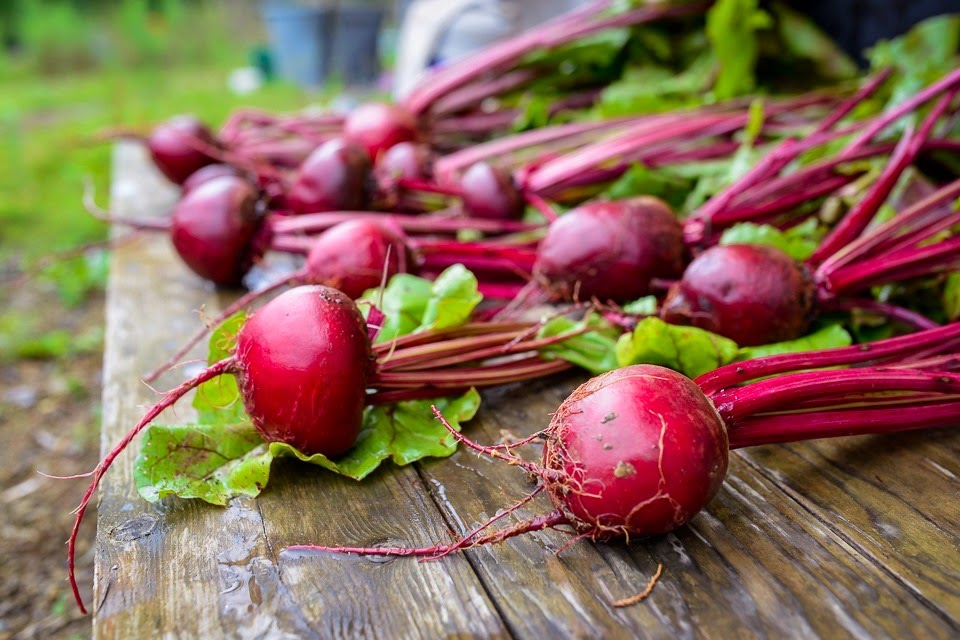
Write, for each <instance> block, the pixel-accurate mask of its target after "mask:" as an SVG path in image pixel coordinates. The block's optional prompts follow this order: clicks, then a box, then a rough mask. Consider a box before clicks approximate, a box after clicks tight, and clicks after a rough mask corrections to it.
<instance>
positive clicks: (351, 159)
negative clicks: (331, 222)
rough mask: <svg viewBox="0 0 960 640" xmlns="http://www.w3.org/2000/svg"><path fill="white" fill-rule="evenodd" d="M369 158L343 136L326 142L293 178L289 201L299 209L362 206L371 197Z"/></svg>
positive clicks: (311, 210)
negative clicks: (369, 194) (369, 195)
mask: <svg viewBox="0 0 960 640" xmlns="http://www.w3.org/2000/svg"><path fill="white" fill-rule="evenodd" d="M369 177H370V158H369V156H367V153H366V151H364V150H363V148H362V147H360V146H358V145H356V144H354V143H352V142H349V141H347V140H345V139H343V138H335V139H333V140H330V141H328V142H325V143H323V144H322V145H320V146H319V147H317V148H316V149H315V150H314V151H313V153H311V154H310V155H309V156H308V157H307V159H306V160H304V161H303V164H302V165H300V169H299V170H298V171H297V175H296V177H295V178H294V181H293V184H292V185H290V189H289V191H288V192H287V197H286V201H287V204H288V206H289V207H290V209H292V210H293V211H294V212H296V213H310V212H320V211H350V210H362V209H363V208H364V205H365V204H366V202H367V198H368V191H369V189H368V185H367V182H368V180H369Z"/></svg>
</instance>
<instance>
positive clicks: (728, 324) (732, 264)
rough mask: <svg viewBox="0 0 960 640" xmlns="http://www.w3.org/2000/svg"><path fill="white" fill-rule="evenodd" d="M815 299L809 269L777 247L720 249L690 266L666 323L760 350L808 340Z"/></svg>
mask: <svg viewBox="0 0 960 640" xmlns="http://www.w3.org/2000/svg"><path fill="white" fill-rule="evenodd" d="M816 299H817V290H816V286H815V285H814V282H813V279H812V278H811V276H810V274H809V272H808V271H807V269H806V268H805V267H804V266H803V265H801V264H799V263H797V262H796V261H795V260H794V259H792V258H791V257H790V256H788V255H787V254H785V253H784V252H783V251H781V250H779V249H777V248H776V247H769V246H761V245H719V246H715V247H711V248H710V249H707V250H706V251H704V252H703V253H702V254H700V255H699V256H697V258H696V259H694V260H693V261H692V262H691V263H690V265H689V266H688V267H687V269H686V271H685V272H684V274H683V277H682V278H681V279H680V281H679V282H677V283H676V284H674V285H673V286H672V287H671V288H670V292H669V293H668V294H667V298H666V300H664V303H663V308H662V310H661V317H662V318H663V319H664V320H665V321H667V322H670V323H673V324H685V325H692V326H695V327H700V328H701V329H706V330H707V331H712V332H714V333H718V334H720V335H723V336H726V337H728V338H730V339H732V340H733V341H735V342H736V343H737V344H739V345H741V346H755V345H760V344H769V343H771V342H780V341H783V340H792V339H794V338H797V337H798V336H801V335H803V334H805V333H806V332H807V330H808V329H809V328H810V323H811V322H812V321H813V319H814V317H815V315H816Z"/></svg>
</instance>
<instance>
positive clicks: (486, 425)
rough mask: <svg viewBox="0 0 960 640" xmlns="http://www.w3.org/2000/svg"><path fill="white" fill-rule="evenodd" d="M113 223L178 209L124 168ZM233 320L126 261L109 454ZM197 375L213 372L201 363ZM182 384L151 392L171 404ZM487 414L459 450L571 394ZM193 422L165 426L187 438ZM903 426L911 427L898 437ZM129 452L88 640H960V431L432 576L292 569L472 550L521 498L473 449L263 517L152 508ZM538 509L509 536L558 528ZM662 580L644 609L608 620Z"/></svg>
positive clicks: (214, 300)
mask: <svg viewBox="0 0 960 640" xmlns="http://www.w3.org/2000/svg"><path fill="white" fill-rule="evenodd" d="M115 160H116V171H115V177H116V180H115V183H114V187H113V193H112V203H113V206H114V209H115V210H116V211H117V212H118V213H125V214H130V215H133V214H137V215H145V214H148V213H151V212H152V213H153V214H157V215H162V214H164V213H165V212H166V211H167V210H168V208H169V206H170V204H171V203H172V201H173V199H174V198H175V196H176V193H175V192H174V191H173V190H172V189H170V187H169V186H168V185H166V183H165V182H164V181H163V180H162V179H161V178H159V177H158V176H157V174H156V173H155V172H154V171H153V170H152V168H151V167H150V166H149V165H148V163H147V162H146V160H145V157H144V154H143V153H142V151H141V149H140V148H139V147H136V146H131V145H121V146H120V147H118V149H117V154H116V158H115ZM228 300H229V296H225V295H218V294H217V293H216V292H215V291H214V290H213V289H212V288H210V287H208V286H206V285H205V284H203V283H201V282H200V281H199V280H198V279H197V278H196V277H194V276H193V275H192V274H190V273H189V272H188V271H187V270H186V269H185V268H183V267H182V266H181V265H180V264H179V263H178V262H177V260H176V258H175V257H174V255H173V254H172V251H171V250H170V248H169V243H168V242H167V240H166V238H164V237H159V236H153V237H144V238H141V239H138V240H137V241H135V242H133V243H128V244H126V245H124V246H122V247H121V248H119V249H117V250H116V251H115V253H114V256H113V270H112V273H111V277H110V284H109V292H108V297H107V345H106V347H107V348H106V355H105V370H104V375H105V384H104V406H103V411H104V424H103V436H102V447H103V448H104V450H106V449H107V448H109V447H110V446H112V444H113V443H114V442H115V441H116V440H117V439H118V438H119V437H120V436H121V435H122V434H123V433H125V432H126V431H127V430H128V429H129V427H130V426H131V425H133V424H134V423H135V422H136V421H137V419H138V418H139V417H140V415H141V413H142V411H143V407H144V406H145V405H147V404H149V403H151V402H152V401H153V400H154V399H155V395H154V394H153V392H151V391H150V390H149V389H148V388H147V387H146V386H145V385H144V384H142V383H141V382H140V380H139V376H140V375H142V374H143V373H144V372H145V371H147V370H149V369H150V368H151V367H152V366H154V365H156V364H157V363H159V362H160V361H162V360H163V359H164V358H165V356H166V354H169V353H170V352H171V351H172V349H174V348H175V347H176V346H178V344H179V343H180V341H181V340H182V339H183V336H185V335H187V334H188V333H189V332H190V331H192V330H193V329H194V328H195V327H196V326H197V314H196V310H197V309H199V308H200V307H201V306H202V305H206V308H207V309H208V310H216V309H217V308H219V307H220V306H221V305H223V304H224V303H225V302H227V301H228ZM197 353H198V355H199V354H200V352H199V351H198V352H197ZM192 373H193V371H192V370H187V371H177V372H176V373H174V374H170V375H167V376H166V377H165V378H164V379H162V380H161V381H160V383H159V387H160V388H169V387H171V386H173V385H174V384H176V383H177V382H178V381H179V380H180V379H182V378H184V377H188V376H189V375H190V374H192ZM582 379H583V378H582V377H578V376H568V377H566V378H563V379H559V380H551V381H545V382H542V383H536V384H527V385H521V386H515V387H510V388H507V389H502V390H498V391H495V392H490V393H486V394H485V403H484V407H483V408H482V409H481V412H480V414H479V415H478V417H477V418H476V419H475V420H473V421H472V422H470V423H468V425H467V427H466V433H467V434H468V435H470V436H471V437H473V438H474V439H476V440H479V441H481V442H495V441H497V440H498V439H499V437H500V430H501V429H509V430H510V431H511V432H513V433H515V434H526V433H530V432H532V431H534V430H536V429H538V428H541V427H542V426H544V425H545V424H546V423H547V421H548V419H549V418H548V414H549V412H550V411H551V410H553V409H554V408H555V407H556V406H557V405H558V404H559V402H560V401H561V400H562V399H563V398H564V397H565V396H566V395H567V393H568V392H569V391H570V390H571V389H572V388H573V387H574V386H575V385H576V384H577V383H578V382H580V381H581V380H582ZM190 412H191V409H190V407H189V403H188V402H181V403H180V405H178V408H177V409H176V411H175V412H173V413H169V414H167V415H165V416H163V419H164V420H166V421H167V422H170V421H172V420H188V419H189V418H190ZM904 419H905V420H909V419H910V417H909V415H905V416H904ZM134 457H135V451H128V452H127V453H125V454H124V455H123V456H121V457H120V459H119V460H118V461H117V463H116V464H115V465H114V467H113V468H112V469H111V471H110V473H109V474H108V476H107V478H106V479H105V481H104V483H103V487H102V499H101V501H100V508H99V526H98V540H97V554H96V585H95V598H94V602H93V603H92V605H93V609H94V612H95V613H94V618H93V623H94V631H95V636H96V637H97V638H101V639H106V638H338V637H351V638H352V637H364V638H451V637H470V638H474V637H484V638H486V637H518V638H529V639H531V640H534V639H542V638H550V639H559V638H601V637H606V638H623V637H652V638H662V637H671V638H673V637H689V638H693V637H704V638H735V637H736V638H741V637H754V636H768V637H775V638H810V637H817V636H819V637H825V638H835V637H878V638H883V637H889V638H911V637H912V638H951V637H952V638H956V637H960V548H958V544H960V543H958V537H957V536H958V532H960V502H958V498H960V480H958V476H960V432H957V431H953V432H948V431H947V430H938V431H931V432H926V433H910V434H906V435H894V436H883V437H864V438H849V439H836V440H831V441H820V442H810V443H802V444H796V445H789V446H764V447H757V448H753V449H748V450H742V451H739V452H737V453H735V454H734V455H733V456H732V460H731V464H730V472H729V475H728V477H727V480H726V483H725V485H724V486H723V488H722V489H721V491H720V493H719V494H718V496H717V497H716V498H715V499H714V501H713V502H712V504H711V505H710V507H709V508H708V509H707V510H706V511H705V512H703V513H701V514H700V515H698V516H697V517H696V518H695V519H694V520H693V521H692V523H691V524H690V525H689V526H686V527H684V528H682V529H680V530H679V531H676V532H675V533H672V534H669V535H665V536H662V537H657V538H654V539H649V540H637V541H634V542H633V543H632V544H629V545H626V544H604V545H594V544H592V543H590V542H579V543H577V544H574V545H573V546H570V547H569V548H566V549H565V550H564V551H563V553H560V554H557V551H558V550H559V549H560V548H561V547H563V546H564V544H565V543H566V542H567V541H568V536H567V535H565V534H564V533H563V532H560V531H546V532H540V533H536V534H532V535H526V536H522V537H519V538H514V539H512V540H510V541H508V542H506V543H504V544H500V545H496V546H490V547H486V548H480V549H475V550H470V551H468V552H466V553H464V554H461V555H455V556H451V557H447V558H445V559H443V560H441V561H435V562H417V561H416V560H413V559H392V560H389V561H384V560H383V559H382V558H380V559H376V558H373V559H371V558H357V557H352V556H333V555H328V554H312V555H294V554H290V553H282V552H281V550H282V549H283V548H284V547H285V546H286V545H290V544H294V543H304V542H308V541H314V542H318V543H326V544H359V545H373V544H382V545H422V544H427V543H431V542H434V541H438V540H446V539H449V536H450V531H453V532H455V533H463V532H465V531H466V530H468V529H469V528H471V527H472V526H473V525H475V524H477V523H479V522H481V521H483V520H485V519H486V518H487V517H489V516H490V515H492V514H493V513H495V512H496V510H497V509H498V508H500V507H502V506H505V505H507V504H510V503H511V502H512V501H513V500H515V499H516V498H518V497H520V496H522V495H524V494H525V493H526V492H527V491H529V489H530V488H531V485H530V484H529V481H528V480H527V479H526V478H525V477H524V476H523V474H521V473H520V472H519V471H518V470H516V469H513V468H509V467H507V466H505V465H503V464H502V463H499V462H496V461H490V460H487V459H481V458H478V457H477V456H476V455H474V454H472V453H469V452H465V451H460V452H458V453H457V454H455V455H454V456H453V457H452V458H449V459H445V460H435V461H430V462H426V463H423V464H416V465H413V466H410V467H406V468H398V467H395V466H389V465H388V466H386V468H384V469H382V470H381V471H379V472H377V473H375V474H374V475H373V476H372V477H370V478H369V479H367V480H365V481H363V482H362V483H357V482H354V481H352V480H346V479H343V478H340V477H338V476H335V475H333V474H332V473H328V472H325V471H323V470H321V469H319V468H315V467H310V466H306V465H301V464H298V463H295V462H292V461H285V460H284V461H281V462H280V463H277V464H276V465H275V469H274V473H273V475H272V477H271V480H270V485H269V487H268V488H267V490H266V491H264V493H263V494H262V496H261V497H259V498H257V499H255V500H254V499H237V500H234V501H233V502H232V503H231V504H230V505H229V506H228V507H226V508H221V507H214V506H210V505H207V504H204V503H201V502H199V501H185V500H179V499H165V500H163V501H161V502H160V503H158V504H148V503H147V502H145V501H143V500H142V499H140V498H139V497H138V495H137V493H136V489H135V487H134V483H133V479H132V475H131V472H132V465H133V460H134ZM549 508H550V505H549V503H548V502H547V501H546V499H545V498H544V499H539V498H538V499H537V500H536V501H534V502H533V503H531V504H530V505H529V506H528V507H526V508H524V509H522V510H521V511H520V512H519V513H518V514H517V515H516V517H518V518H527V517H530V516H532V515H534V514H536V513H542V512H545V511H547V510H549ZM658 563H662V564H663V567H664V571H663V576H662V578H661V579H660V581H659V583H657V585H656V587H655V589H654V590H653V593H652V595H651V596H650V597H649V599H647V600H646V601H645V602H643V603H641V604H638V605H635V606H632V607H628V608H615V607H613V606H612V605H611V602H613V601H615V600H617V599H621V598H624V597H627V596H630V595H632V594H635V593H637V592H639V591H641V590H642V589H643V588H644V586H645V585H646V584H647V582H648V580H649V579H650V577H651V575H652V574H653V573H654V571H655V570H656V568H657V565H658Z"/></svg>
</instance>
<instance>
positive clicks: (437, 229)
mask: <svg viewBox="0 0 960 640" xmlns="http://www.w3.org/2000/svg"><path fill="white" fill-rule="evenodd" d="M348 220H370V221H373V222H380V223H383V224H387V225H395V226H397V227H399V228H400V229H403V230H404V231H407V232H411V233H456V232H458V231H466V230H471V231H479V232H480V233H491V234H502V233H514V232H517V231H531V230H533V229H537V228H539V227H540V225H535V224H530V223H526V222H519V221H516V220H483V219H477V218H462V217H460V218H455V217H451V216H446V217H440V216H436V215H433V216H430V215H426V216H415V215H406V214H402V213H375V212H371V211H331V212H325V213H306V214H302V215H297V216H273V217H270V218H269V219H268V224H269V225H270V228H271V230H272V231H273V233H274V234H293V233H317V232H320V231H323V230H325V229H329V228H330V227H332V226H334V225H335V224H339V223H341V222H346V221H348Z"/></svg>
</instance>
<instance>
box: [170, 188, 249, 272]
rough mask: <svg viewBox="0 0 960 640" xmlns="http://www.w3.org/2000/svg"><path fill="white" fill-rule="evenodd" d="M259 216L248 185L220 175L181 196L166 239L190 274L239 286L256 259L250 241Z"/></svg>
mask: <svg viewBox="0 0 960 640" xmlns="http://www.w3.org/2000/svg"><path fill="white" fill-rule="evenodd" d="M263 215H264V212H263V210H262V207H261V205H260V199H259V194H258V192H257V190H256V189H255V188H254V187H253V185H251V184H250V183H249V182H247V181H246V180H244V179H242V178H239V177H236V176H220V177H217V178H214V179H212V180H208V181H207V182H204V183H203V184H201V185H199V186H197V187H196V188H194V189H192V190H191V191H189V192H188V193H185V194H184V195H183V197H182V198H181V199H180V201H179V202H178V203H177V205H176V207H175V208H174V210H173V214H172V217H171V226H170V238H171V240H172V241H173V246H174V248H175V249H176V250H177V253H178V254H179V255H180V257H181V258H182V259H183V261H184V262H185V263H186V264H187V266H188V267H190V269H192V270H193V271H194V273H196V274H197V275H199V276H200V277H202V278H206V279H207V280H210V281H212V282H214V283H215V284H217V285H221V286H228V287H233V286H238V285H240V284H241V282H242V280H243V276H244V275H246V273H247V271H248V270H249V269H250V267H251V266H252V265H253V263H254V261H255V260H257V259H258V258H259V257H260V251H261V250H260V249H258V248H257V246H256V243H255V238H256V236H257V233H258V232H259V231H260V229H261V228H262V225H261V222H262V220H263Z"/></svg>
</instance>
